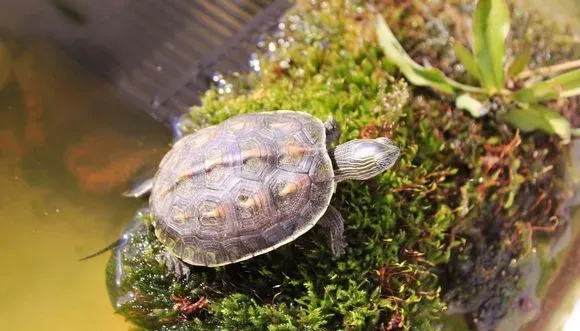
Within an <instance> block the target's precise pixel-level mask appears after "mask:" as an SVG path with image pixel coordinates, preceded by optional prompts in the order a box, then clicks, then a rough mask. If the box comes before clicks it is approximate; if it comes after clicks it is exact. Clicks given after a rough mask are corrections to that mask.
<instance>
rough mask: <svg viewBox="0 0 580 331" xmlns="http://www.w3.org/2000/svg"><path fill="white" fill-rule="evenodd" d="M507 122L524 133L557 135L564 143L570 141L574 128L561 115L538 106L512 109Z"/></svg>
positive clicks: (506, 115)
mask: <svg viewBox="0 0 580 331" xmlns="http://www.w3.org/2000/svg"><path fill="white" fill-rule="evenodd" d="M504 118H505V120H506V121H508V122H509V123H511V124H512V125H513V126H515V127H517V128H519V129H520V130H522V131H535V130H540V131H543V132H545V133H548V134H557V135H558V136H560V137H561V138H562V139H563V140H564V141H566V142H567V141H570V135H571V132H572V128H571V126H570V122H568V120H567V119H566V118H565V117H564V116H562V115H560V113H558V112H556V111H554V110H552V109H550V108H547V107H544V106H541V105H537V104H533V105H528V106H527V107H526V108H513V109H510V110H509V111H508V112H507V113H506V114H505V115H504Z"/></svg>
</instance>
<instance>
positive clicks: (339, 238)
mask: <svg viewBox="0 0 580 331" xmlns="http://www.w3.org/2000/svg"><path fill="white" fill-rule="evenodd" d="M318 224H319V225H320V227H321V228H322V230H323V232H324V235H325V236H326V238H327V241H328V243H329V245H330V249H331V250H332V254H334V256H337V257H338V256H341V255H343V254H344V249H345V248H346V246H347V243H346V240H345V238H344V218H343V217H342V215H341V214H340V212H339V211H338V210H337V209H336V208H334V207H333V206H328V209H326V213H324V215H322V217H321V218H320V220H319V221H318Z"/></svg>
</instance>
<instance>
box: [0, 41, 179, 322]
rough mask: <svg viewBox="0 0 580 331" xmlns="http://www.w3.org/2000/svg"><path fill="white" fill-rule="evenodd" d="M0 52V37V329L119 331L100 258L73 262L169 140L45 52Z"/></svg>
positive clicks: (130, 204)
mask: <svg viewBox="0 0 580 331" xmlns="http://www.w3.org/2000/svg"><path fill="white" fill-rule="evenodd" d="M6 45H7V44H5V43H4V44H3V43H2V40H1V39H0V219H1V221H0V222H1V223H0V224H2V231H1V232H0V252H1V258H0V270H2V272H0V283H1V284H2V286H1V287H0V325H2V329H3V330H126V329H127V324H126V323H125V322H124V321H123V318H122V317H120V316H117V315H115V314H114V312H113V309H112V306H111V304H110V302H109V299H108V296H107V289H106V286H105V279H104V271H105V265H106V262H107V258H108V256H109V254H103V255H101V256H98V257H96V258H93V259H90V260H88V261H84V262H79V261H78V259H79V258H80V257H82V256H84V255H87V254H90V253H92V252H93V251H95V250H98V249H99V248H102V247H104V246H106V245H107V244H109V243H110V242H111V241H113V240H115V239H116V238H117V237H118V234H119V232H120V231H121V229H122V228H124V227H125V226H126V225H127V223H128V222H129V221H131V219H132V218H133V215H134V213H135V211H136V210H137V208H139V207H140V204H141V203H142V201H137V200H132V199H123V198H121V197H120V194H121V192H122V191H123V190H124V189H125V188H126V186H127V182H128V180H129V179H130V178H131V177H132V176H133V175H134V174H136V173H138V172H140V171H141V169H142V168H143V166H147V165H149V166H154V165H155V164H157V162H158V161H159V159H160V158H161V156H162V155H163V153H164V152H165V151H166V150H167V142H169V141H170V136H169V132H168V130H165V129H164V128H163V127H162V126H161V125H159V124H157V123H154V122H153V120H151V119H149V118H148V117H147V116H146V115H145V113H141V112H139V111H137V110H130V109H128V108H129V107H128V106H127V105H126V104H124V103H122V102H120V101H119V100H118V99H116V98H113V97H111V95H112V93H111V91H110V90H109V88H108V87H107V86H105V85H104V84H103V83H102V82H101V81H98V80H97V79H95V78H94V77H92V76H89V75H88V74H87V73H86V72H85V71H83V70H82V69H81V68H80V67H79V66H77V65H75V64H74V63H73V62H72V61H70V60H69V59H67V58H66V57H64V56H63V55H62V54H60V53H58V52H57V51H55V50H54V49H52V48H50V47H48V46H47V45H44V44H42V43H37V42H35V43H27V44H18V45H16V44H13V43H11V44H10V45H9V47H6ZM7 68H9V70H6V69H7ZM6 72H9V74H8V75H7V78H5V79H2V78H3V77H2V74H3V73H6Z"/></svg>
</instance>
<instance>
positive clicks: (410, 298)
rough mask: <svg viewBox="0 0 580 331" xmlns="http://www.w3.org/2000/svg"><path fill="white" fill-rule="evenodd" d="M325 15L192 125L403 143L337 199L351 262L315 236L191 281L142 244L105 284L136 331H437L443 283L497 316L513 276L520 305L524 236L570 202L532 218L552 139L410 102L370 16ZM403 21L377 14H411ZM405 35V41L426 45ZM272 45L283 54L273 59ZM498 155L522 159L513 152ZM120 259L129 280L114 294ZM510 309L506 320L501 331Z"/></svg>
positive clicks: (511, 291) (546, 179)
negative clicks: (396, 155) (389, 160)
mask: <svg viewBox="0 0 580 331" xmlns="http://www.w3.org/2000/svg"><path fill="white" fill-rule="evenodd" d="M325 4H326V5H321V4H314V5H311V4H309V5H306V6H302V7H299V8H298V9H297V10H295V11H294V12H292V13H290V14H288V15H287V16H286V17H285V19H284V24H285V29H283V30H282V31H281V32H280V33H278V34H276V35H274V36H271V38H270V39H269V40H267V41H266V42H265V49H263V50H262V51H260V52H259V53H258V58H259V59H260V66H261V71H260V74H256V73H253V74H245V75H241V76H239V75H236V76H233V77H226V78H225V80H226V81H227V83H229V84H232V86H233V92H231V93H220V88H219V87H216V88H214V89H212V90H210V91H208V92H207V93H206V95H205V97H204V98H203V100H202V105H201V106H200V107H195V108H193V109H192V111H191V113H190V116H189V119H190V121H189V123H190V124H191V125H193V126H192V127H191V129H194V128H195V127H196V126H205V125H210V124H215V123H219V122H220V121H222V120H224V119H226V118H228V117H230V116H233V115H236V114H240V113H247V112H257V111H263V110H275V109H295V110H302V111H306V112H309V113H312V114H314V115H316V116H318V117H320V118H321V119H325V118H326V117H327V116H328V115H332V116H333V117H334V118H336V119H337V120H338V121H339V123H340V124H341V129H342V136H341V142H344V141H347V140H350V139H354V138H359V137H377V136H389V137H392V139H393V141H394V142H395V144H396V145H397V146H399V147H400V148H401V157H400V159H399V160H398V161H397V164H396V165H395V166H394V167H393V168H392V170H390V171H388V172H386V173H384V174H382V175H381V176H378V177H376V178H373V179H371V180H368V181H364V182H354V181H348V182H345V183H341V184H340V185H339V186H338V189H337V192H336V194H335V195H334V197H333V200H332V203H333V205H335V206H336V207H337V208H338V209H339V210H340V211H341V212H342V214H343V215H344V216H345V218H346V220H347V225H346V238H347V242H348V244H349V247H348V248H347V251H346V254H345V255H344V256H342V257H340V258H333V257H332V254H331V252H330V250H329V248H328V247H327V246H326V245H325V242H324V240H323V237H322V236H321V234H320V233H319V232H318V230H317V229H316V228H315V229H314V230H312V231H310V232H308V233H307V234H305V235H303V236H302V237H300V238H298V239H297V240H295V241H294V242H292V243H290V244H288V245H285V246H283V247H280V248H279V249H277V250H275V251H273V252H271V253H268V254H264V255H261V256H258V257H255V258H253V259H250V260H248V261H244V262H241V263H237V264H233V265H228V266H225V267H220V268H215V269H211V268H198V267H195V268H193V269H192V273H191V276H190V278H189V279H187V280H185V279H176V278H174V277H173V276H171V275H169V274H167V271H166V269H165V267H164V266H162V265H160V263H159V262H158V260H159V259H158V257H159V254H160V253H161V251H162V247H161V245H160V243H159V242H158V241H157V240H156V238H155V237H154V235H152V233H151V231H149V232H147V231H142V232H140V233H138V234H136V235H135V236H133V237H132V238H131V239H130V240H129V243H128V244H127V245H126V246H124V247H123V248H122V249H121V250H119V251H118V252H117V255H114V256H113V257H112V260H111V263H110V267H109V276H108V279H109V280H110V284H109V285H110V289H111V297H112V301H113V303H114V304H115V305H116V308H117V311H118V312H119V313H120V314H122V315H124V316H125V317H126V318H128V319H129V320H131V321H132V322H134V324H135V325H137V326H139V327H141V328H147V329H159V330H197V329H200V330H201V329H203V330H211V329H249V330H252V329H255V330H263V329H272V330H297V329H314V330H322V329H330V330H336V329H349V330H363V329H364V330H367V329H373V328H376V327H383V328H386V329H411V328H412V329H416V330H425V329H432V328H434V327H435V326H436V325H437V324H438V321H439V319H440V317H441V313H442V311H444V309H445V303H444V301H443V299H442V295H441V287H442V285H444V287H445V290H446V291H447V292H448V293H462V291H464V292H463V293H470V296H463V297H459V296H453V295H452V294H448V297H453V298H452V301H453V304H455V305H456V306H460V307H461V309H462V311H469V312H472V311H475V312H481V311H485V310H486V309H487V308H486V306H485V302H487V303H490V302H491V303H493V302H494V301H493V300H491V299H490V298H492V299H493V298H497V297H498V296H497V295H496V296H493V295H491V296H487V297H486V300H485V302H484V303H482V300H483V299H481V298H483V296H484V295H485V293H486V291H488V289H489V288H490V287H489V286H493V284H499V283H500V282H502V280H500V279H499V278H500V277H503V276H502V275H503V273H502V272H501V268H504V269H505V268H508V267H509V268H511V269H509V271H510V273H509V275H510V276H513V277H512V278H511V279H513V281H510V282H504V283H502V284H505V285H506V286H504V287H501V288H496V289H497V291H496V292H497V293H500V294H501V297H502V298H503V299H504V302H505V303H506V304H507V303H509V302H511V301H512V300H514V298H516V296H517V289H518V281H517V278H518V277H517V266H516V267H514V266H513V264H510V263H511V261H512V259H514V258H516V259H517V258H518V257H520V256H521V255H522V254H524V253H525V252H526V250H525V247H527V246H526V245H527V244H529V242H528V241H527V240H528V237H526V235H525V233H523V232H522V231H521V229H525V228H527V227H530V226H532V225H533V226H541V225H546V224H548V225H549V224H550V221H549V219H550V217H551V216H552V215H553V213H554V209H555V208H556V207H557V205H558V202H557V201H556V200H554V203H553V205H551V207H550V209H549V210H547V211H546V212H545V213H544V211H542V214H541V216H539V215H540V213H539V211H536V210H535V209H536V208H537V206H536V207H534V206H535V205H534V204H535V203H536V202H535V201H536V200H537V199H538V198H539V197H540V196H542V195H543V193H542V192H546V191H547V192H551V190H554V189H555V188H554V187H555V185H554V184H550V183H551V180H552V179H553V172H552V170H551V169H547V168H546V167H549V166H550V165H551V164H553V163H554V160H553V159H554V156H553V155H552V154H550V153H548V150H549V149H550V148H553V147H554V140H550V139H552V138H546V137H543V136H541V135H538V134H536V135H526V136H524V137H523V138H522V143H521V145H520V146H512V145H509V143H510V142H513V141H514V137H516V133H515V132H514V131H512V130H511V129H510V128H508V127H506V126H505V125H502V124H498V123H495V122H494V121H493V120H489V119H484V120H474V119H472V118H470V117H468V116H466V115H465V114H464V113H463V112H462V111H459V110H456V109H454V108H453V107H452V106H451V104H452V103H451V104H450V103H449V102H447V101H446V100H444V99H442V98H440V97H439V96H434V95H431V94H428V93H429V92H425V91H424V90H420V89H419V90H415V91H411V90H410V89H409V87H408V86H407V85H406V83H404V82H403V81H402V80H397V79H395V78H393V76H392V75H391V74H392V73H394V71H393V68H391V67H389V65H388V64H387V63H386V61H384V58H383V55H382V52H381V50H380V49H379V48H378V46H377V45H376V44H375V43H374V42H373V39H374V35H373V34H372V33H371V32H372V31H374V26H373V20H372V17H371V16H370V13H369V12H368V10H367V9H364V8H365V7H363V6H362V5H361V6H360V7H358V6H357V5H353V4H345V2H344V1H338V0H336V1H329V2H325ZM390 8H392V7H380V10H382V11H384V12H385V13H387V12H388V13H390V14H393V13H397V12H399V13H400V10H394V11H389V9H390ZM397 8H398V7H397ZM408 15H409V17H408V19H414V20H419V19H420V18H418V16H417V14H416V13H415V14H414V15H415V16H412V15H411V14H408ZM411 21H412V20H411ZM407 33H409V31H407ZM408 38H409V39H405V40H404V43H407V44H408V43H411V42H412V38H413V35H409V36H408ZM279 40H282V41H284V42H279ZM269 43H274V44H273V45H276V46H277V47H276V50H275V51H268V50H267V48H269ZM224 90H225V89H222V90H221V92H223V91H224ZM412 94H413V95H414V96H413V97H411V95H412ZM502 146H503V147H502ZM506 146H507V147H506ZM509 146H512V147H509ZM500 147H501V148H508V149H509V148H511V150H509V153H503V154H502V153H501V152H497V151H500V150H501V148H500ZM498 160H499V161H498ZM495 161H498V162H495ZM532 207H533V208H532ZM525 210H531V211H530V212H527V213H525V212H524V211H525ZM468 230H469V231H468ZM498 231H499V232H498ZM490 247H491V248H493V249H490ZM115 257H118V258H119V259H120V260H115ZM450 257H451V261H452V262H453V263H452V264H448V261H449V259H450ZM119 261H120V262H121V264H120V266H121V267H122V269H121V276H122V279H121V280H122V281H121V283H120V284H115V283H114V282H112V280H113V279H114V276H115V270H116V269H115V267H118V266H119ZM470 261H471V262H470ZM466 263H468V264H469V266H466V265H465V264H466ZM489 265H498V266H500V267H499V269H498V270H499V271H497V272H496V271H494V273H492V276H490V277H487V278H485V279H484V280H485V285H482V286H471V287H470V285H473V284H476V283H477V282H476V280H478V279H479V280H481V279H482V278H481V277H480V278H477V277H478V275H483V274H485V275H489V272H487V270H488V269H487V268H488V267H489ZM494 270H495V269H494ZM512 271H513V272H512ZM486 272H487V273H486ZM441 276H443V278H441ZM494 277H495V278H494ZM442 280H444V282H442ZM459 280H461V281H464V280H468V282H459ZM471 280H474V281H473V282H471ZM482 284H483V283H482ZM201 298H207V299H208V300H209V302H208V303H207V304H205V305H202V307H200V308H199V309H195V311H192V312H188V313H184V312H183V311H182V310H180V309H179V306H178V305H176V303H177V301H178V300H179V299H187V300H188V301H189V302H196V301H198V300H200V299H201ZM473 298H478V300H473ZM506 309H507V307H500V308H498V309H497V311H495V312H494V314H490V316H492V315H493V316H492V317H491V319H493V320H494V321H495V320H497V318H498V316H499V317H501V316H502V314H505V311H506ZM494 321H492V322H490V324H493V322H494Z"/></svg>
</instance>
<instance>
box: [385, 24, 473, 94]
mask: <svg viewBox="0 0 580 331" xmlns="http://www.w3.org/2000/svg"><path fill="white" fill-rule="evenodd" d="M377 36H378V38H379V44H380V46H381V48H382V49H383V52H384V53H385V55H386V57H387V58H388V60H389V61H390V62H392V63H393V64H394V65H395V66H397V67H398V68H399V70H400V71H401V72H402V73H403V75H405V77H406V78H407V79H408V80H409V82H411V83H412V84H414V85H418V86H430V87H432V88H434V89H437V90H439V91H441V92H444V93H448V94H452V93H454V92H455V90H456V89H457V88H459V89H464V90H470V89H473V88H472V87H471V86H467V85H463V84H461V83H458V82H456V81H454V80H452V79H449V78H447V77H445V75H444V74H443V73H442V72H441V71H439V70H437V69H435V68H425V67H423V66H421V65H419V64H418V63H416V62H415V61H413V59H412V58H411V57H410V56H409V54H408V53H407V52H406V51H405V49H404V48H403V46H401V44H400V43H399V41H398V40H397V38H396V37H395V35H394V34H393V32H392V31H391V29H390V28H389V26H388V25H387V22H385V19H384V18H383V17H382V16H381V15H377Z"/></svg>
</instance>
